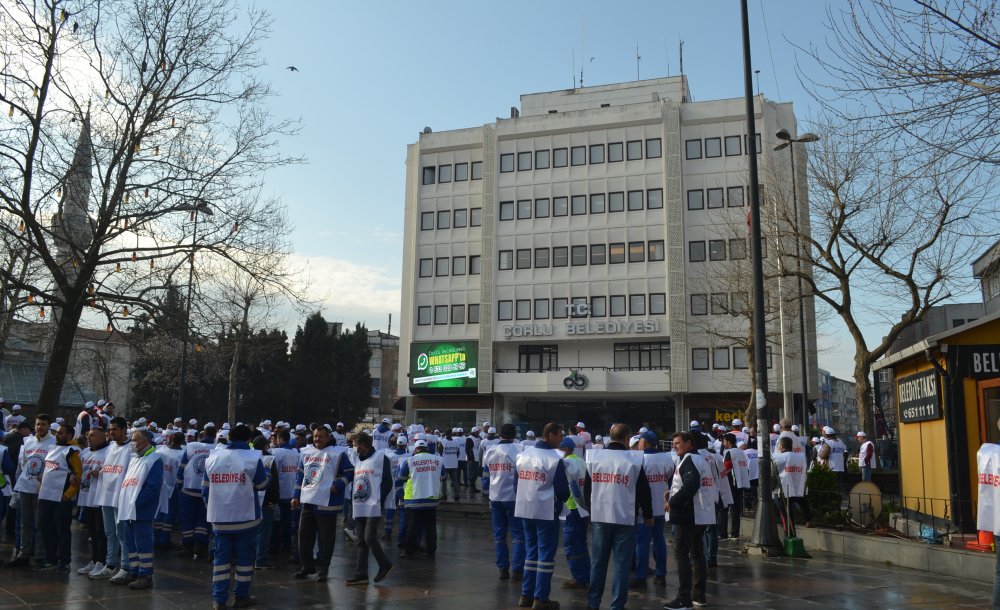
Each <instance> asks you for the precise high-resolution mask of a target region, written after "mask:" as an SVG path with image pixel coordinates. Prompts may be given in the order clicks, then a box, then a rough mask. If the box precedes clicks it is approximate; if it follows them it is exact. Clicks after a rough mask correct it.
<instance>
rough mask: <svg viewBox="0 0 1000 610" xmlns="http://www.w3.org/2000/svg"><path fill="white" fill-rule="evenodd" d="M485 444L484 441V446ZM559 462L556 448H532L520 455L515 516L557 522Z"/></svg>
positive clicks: (518, 457) (518, 459)
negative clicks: (556, 504) (556, 487)
mask: <svg viewBox="0 0 1000 610" xmlns="http://www.w3.org/2000/svg"><path fill="white" fill-rule="evenodd" d="M485 444H486V443H485V442H484V443H483V445H485ZM560 459H561V458H560V457H559V454H558V453H556V451H555V449H540V448H538V447H529V448H528V449H525V450H524V451H523V452H522V453H520V454H519V455H518V456H517V479H518V480H517V504H515V506H514V516H515V517H521V518H522V519H541V520H543V521H554V520H555V518H556V514H555V508H556V506H555V500H556V495H555V490H554V489H553V487H552V485H553V483H554V480H555V477H556V471H558V469H559V461H560Z"/></svg>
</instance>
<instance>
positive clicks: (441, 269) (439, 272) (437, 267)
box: [434, 256, 450, 277]
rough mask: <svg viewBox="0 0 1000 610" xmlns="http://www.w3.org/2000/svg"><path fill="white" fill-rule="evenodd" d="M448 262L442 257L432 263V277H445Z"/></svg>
mask: <svg viewBox="0 0 1000 610" xmlns="http://www.w3.org/2000/svg"><path fill="white" fill-rule="evenodd" d="M449 262H450V261H449V260H448V257H447V256H442V257H440V258H438V259H437V260H436V261H434V275H436V276H438V277H443V276H447V275H448V266H449Z"/></svg>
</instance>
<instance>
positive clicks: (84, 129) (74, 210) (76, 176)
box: [52, 111, 94, 282]
mask: <svg viewBox="0 0 1000 610" xmlns="http://www.w3.org/2000/svg"><path fill="white" fill-rule="evenodd" d="M93 153H94V151H93V143H92V141H91V139H90V112H89V111H88V112H87V116H85V117H84V119H83V125H82V126H81V127H80V136H79V138H78V139H77V141H76V150H75V151H74V152H73V162H72V164H71V165H70V166H69V169H67V170H66V175H65V177H64V178H63V181H62V197H61V198H60V200H59V211H58V213H57V214H56V216H55V217H54V218H53V219H52V235H53V239H54V240H55V250H56V260H58V261H59V263H60V264H61V265H62V267H63V270H64V272H65V274H66V277H67V278H68V279H69V281H70V282H74V281H76V279H77V273H78V271H77V265H78V264H79V261H78V260H77V259H78V258H79V257H80V256H81V254H82V252H84V251H85V250H86V249H87V248H88V247H89V246H90V242H91V240H92V239H93V233H94V232H93V225H92V223H91V221H90V216H89V215H88V214H87V209H88V207H89V204H90V183H91V179H92V177H93Z"/></svg>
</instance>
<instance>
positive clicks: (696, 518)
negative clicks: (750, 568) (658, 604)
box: [663, 431, 716, 610]
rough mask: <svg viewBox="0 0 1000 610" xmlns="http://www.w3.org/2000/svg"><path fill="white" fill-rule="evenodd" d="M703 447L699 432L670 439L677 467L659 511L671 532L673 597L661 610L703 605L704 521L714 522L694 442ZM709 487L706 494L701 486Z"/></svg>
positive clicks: (705, 471) (708, 481)
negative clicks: (674, 573)
mask: <svg viewBox="0 0 1000 610" xmlns="http://www.w3.org/2000/svg"><path fill="white" fill-rule="evenodd" d="M699 439H701V440H700V442H701V443H703V444H705V445H707V440H708V439H706V438H705V437H704V435H702V434H701V433H700V432H695V431H692V432H679V433H677V434H675V435H674V438H673V445H674V453H675V454H676V455H677V458H678V460H679V461H678V463H677V467H676V468H675V469H674V476H673V479H672V480H671V484H670V492H669V496H668V497H667V500H666V503H665V505H664V507H663V509H664V511H665V512H666V514H667V520H668V521H669V522H670V525H671V526H672V527H673V529H674V536H673V541H674V557H675V559H676V560H677V580H678V587H677V596H676V597H675V598H674V599H673V600H671V601H669V602H667V603H666V604H665V605H664V606H663V607H664V608H665V609H667V610H677V609H687V608H691V607H692V606H693V605H694V602H695V601H697V602H698V603H699V606H702V605H705V601H706V600H705V581H706V575H705V558H704V548H703V544H704V540H705V527H704V525H703V523H704V522H705V521H712V520H714V519H715V500H714V498H715V497H716V495H715V494H714V493H713V490H711V486H712V485H713V479H712V475H711V472H710V471H709V467H708V463H707V462H706V461H705V459H704V458H703V457H702V456H701V455H700V454H699V453H698V451H697V449H696V447H697V446H698V440H699ZM705 485H707V486H709V490H708V491H707V492H706V491H705V490H704V489H703V488H704V486H705Z"/></svg>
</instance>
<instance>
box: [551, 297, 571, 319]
mask: <svg viewBox="0 0 1000 610" xmlns="http://www.w3.org/2000/svg"><path fill="white" fill-rule="evenodd" d="M552 317H553V318H556V319H562V318H568V317H569V299H567V298H560V299H552Z"/></svg>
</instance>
